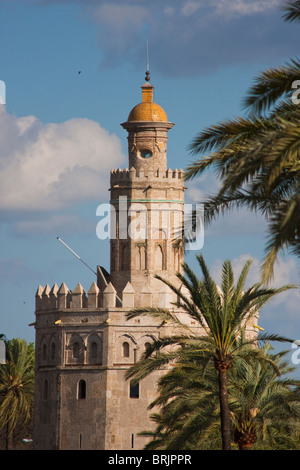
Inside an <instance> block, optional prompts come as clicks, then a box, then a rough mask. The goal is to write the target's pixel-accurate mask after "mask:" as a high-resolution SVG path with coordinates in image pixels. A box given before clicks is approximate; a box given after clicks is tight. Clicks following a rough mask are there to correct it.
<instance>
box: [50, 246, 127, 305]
mask: <svg viewBox="0 0 300 470" xmlns="http://www.w3.org/2000/svg"><path fill="white" fill-rule="evenodd" d="M57 240H58V241H60V242H61V243H62V244H63V245H64V246H65V247H66V248H67V249H68V250H69V251H71V253H73V255H74V256H76V258H78V259H79V261H81V262H82V263H83V264H84V265H85V266H86V267H87V268H89V269H90V270H91V271H92V273H94V274H95V275H96V276H97V273H96V272H95V271H93V270H92V268H91V267H90V266H89V265H88V264H86V262H85V261H83V260H82V259H81V258H80V256H79V255H78V254H77V253H75V251H73V250H72V248H70V247H69V246H68V245H67V244H66V243H65V242H64V241H62V239H61V238H60V237H57ZM98 268H99V271H100V274H101V276H102V279H103V281H104V283H105V285H106V286H107V285H108V284H107V280H106V279H105V276H104V274H103V271H102V269H101V267H100V266H98ZM116 297H117V299H118V301H119V302H120V304H121V305H122V300H121V299H120V297H119V296H118V295H116Z"/></svg>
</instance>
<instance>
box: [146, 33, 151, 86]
mask: <svg viewBox="0 0 300 470" xmlns="http://www.w3.org/2000/svg"><path fill="white" fill-rule="evenodd" d="M148 43H149V41H148V39H147V71H146V81H147V82H149V80H150V72H149V50H148V49H149V48H148Z"/></svg>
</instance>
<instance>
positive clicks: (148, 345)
mask: <svg viewBox="0 0 300 470" xmlns="http://www.w3.org/2000/svg"><path fill="white" fill-rule="evenodd" d="M150 348H151V344H150V343H145V351H146V352H147V351H149V349H150Z"/></svg>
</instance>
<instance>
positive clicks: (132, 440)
mask: <svg viewBox="0 0 300 470" xmlns="http://www.w3.org/2000/svg"><path fill="white" fill-rule="evenodd" d="M131 448H132V449H134V434H131Z"/></svg>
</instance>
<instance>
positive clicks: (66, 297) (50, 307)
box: [35, 282, 173, 312]
mask: <svg viewBox="0 0 300 470" xmlns="http://www.w3.org/2000/svg"><path fill="white" fill-rule="evenodd" d="M158 297H159V304H160V306H161V307H171V301H172V300H173V299H172V298H171V297H172V294H171V291H169V290H168V289H166V286H162V288H161V290H160V291H159V293H158ZM139 299H140V300H139V301H140V303H141V304H142V305H147V306H152V300H153V291H152V288H151V286H150V285H148V284H146V285H145V286H144V287H143V289H142V291H141V292H140V293H139ZM35 304H36V312H43V311H55V310H65V309H67V310H70V311H73V310H74V311H75V310H78V309H85V310H95V309H107V308H114V307H123V308H134V307H136V306H137V302H136V293H135V290H134V288H133V287H132V285H131V283H130V282H128V283H127V284H126V286H125V288H124V289H123V291H122V295H121V298H119V297H118V295H117V292H116V290H115V288H114V286H113V285H112V283H111V282H110V283H108V284H107V286H106V287H105V288H104V289H103V291H102V292H101V290H100V289H99V287H98V286H97V284H96V282H93V283H92V285H91V287H90V289H89V290H88V292H86V291H85V289H84V288H83V287H82V285H81V284H80V283H78V284H77V286H76V287H75V289H74V290H73V291H71V290H70V289H69V288H68V287H67V285H66V284H65V283H64V282H63V283H62V284H61V286H60V287H58V285H57V284H56V283H55V284H54V285H53V287H52V288H50V286H49V285H48V284H47V285H46V286H45V287H43V286H39V287H38V289H37V292H36V295H35Z"/></svg>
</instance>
